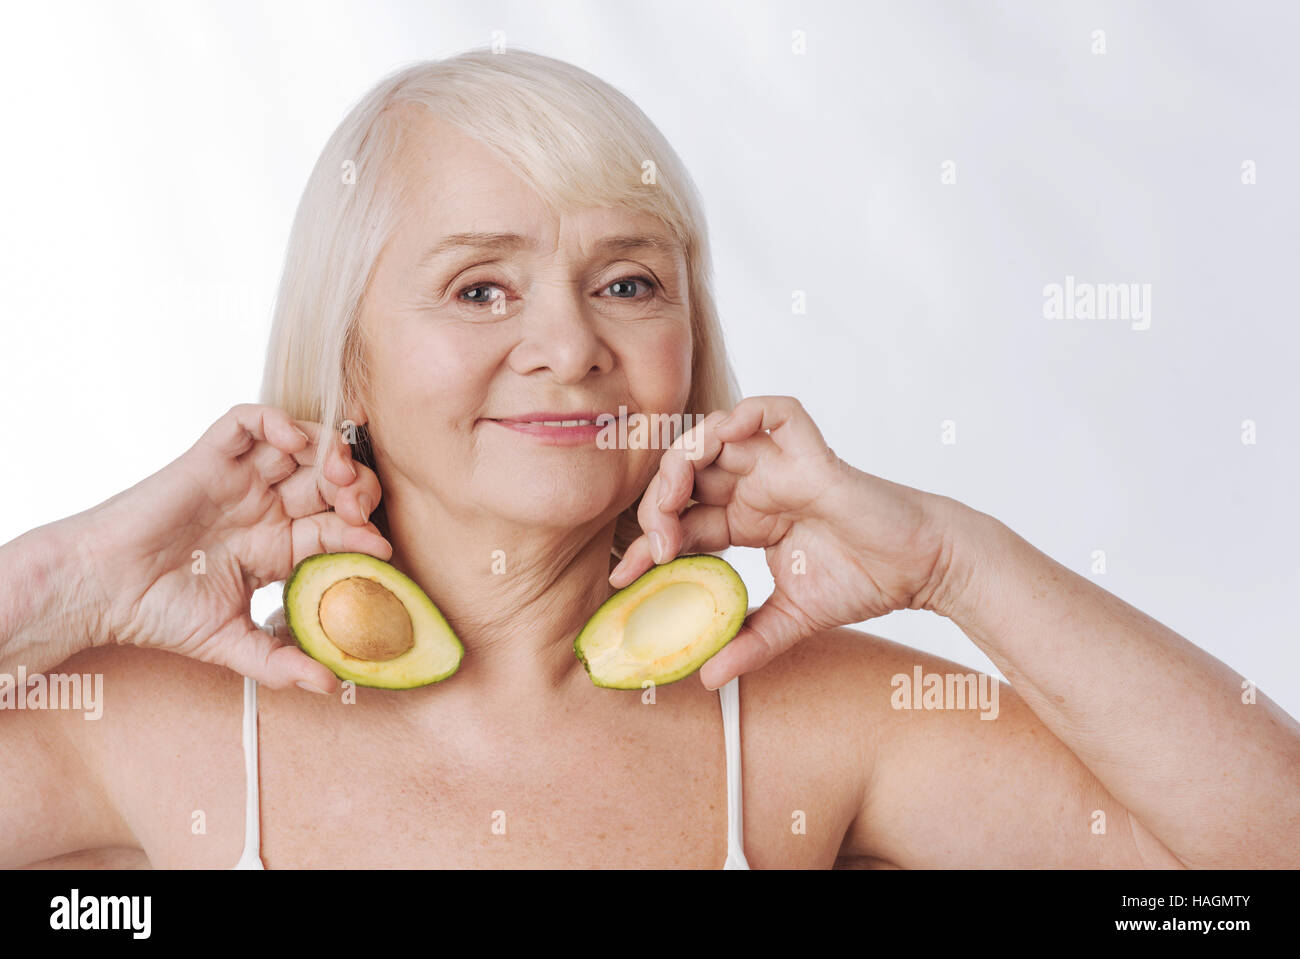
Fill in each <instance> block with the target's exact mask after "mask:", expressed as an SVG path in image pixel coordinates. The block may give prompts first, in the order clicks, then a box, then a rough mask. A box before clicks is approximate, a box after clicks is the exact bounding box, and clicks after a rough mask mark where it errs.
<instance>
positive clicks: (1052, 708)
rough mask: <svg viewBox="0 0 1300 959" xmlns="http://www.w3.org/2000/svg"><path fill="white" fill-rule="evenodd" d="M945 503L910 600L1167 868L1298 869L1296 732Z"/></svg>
mask: <svg viewBox="0 0 1300 959" xmlns="http://www.w3.org/2000/svg"><path fill="white" fill-rule="evenodd" d="M945 502H946V504H948V507H949V520H948V522H947V528H948V529H949V530H950V531H951V545H950V547H949V549H948V550H947V551H946V557H947V558H946V559H945V560H944V566H945V567H946V568H945V569H943V570H941V575H940V576H938V577H936V583H937V584H938V585H937V587H936V589H935V590H934V591H933V593H932V595H931V596H930V597H929V598H928V599H927V600H926V601H925V602H924V603H923V604H922V605H923V607H924V608H927V609H931V610H933V611H934V612H937V613H939V614H941V615H944V616H947V617H949V618H950V619H952V620H953V621H954V622H955V623H956V624H957V625H958V626H960V627H961V629H962V631H963V632H965V633H966V635H967V636H969V637H970V638H971V640H972V641H974V643H975V644H976V645H977V646H979V648H980V649H982V650H983V651H984V653H985V654H986V655H987V656H988V657H989V659H991V660H992V661H993V662H994V663H995V664H996V665H997V667H998V669H1000V670H1001V671H1002V674H1003V675H1004V676H1006V678H1007V680H1008V681H1009V682H1010V683H1011V685H1012V687H1013V688H1014V689H1015V690H1016V692H1017V693H1018V694H1019V696H1020V697H1021V698H1023V699H1024V701H1025V702H1026V703H1027V704H1028V705H1029V707H1030V708H1031V709H1032V710H1033V711H1034V714H1035V715H1036V716H1037V717H1038V718H1039V719H1040V720H1041V721H1042V723H1043V724H1044V725H1045V726H1046V727H1047V728H1048V729H1050V730H1051V731H1052V732H1053V733H1054V734H1055V735H1056V736H1057V737H1058V738H1059V739H1060V740H1061V741H1062V742H1063V743H1065V745H1066V746H1068V747H1069V749H1070V751H1071V752H1073V753H1074V754H1075V755H1076V756H1077V757H1078V758H1079V759H1080V761H1082V762H1083V764H1084V765H1085V766H1087V767H1088V769H1089V770H1090V771H1091V772H1092V773H1093V774H1094V775H1095V776H1096V777H1097V779H1098V780H1099V781H1100V782H1101V784H1102V785H1103V786H1105V788H1106V790H1107V791H1108V792H1109V793H1110V795H1112V796H1114V797H1115V799H1116V800H1117V801H1118V802H1120V803H1122V804H1123V805H1124V806H1125V807H1126V808H1127V809H1128V810H1129V812H1130V813H1131V814H1132V815H1133V816H1134V817H1135V819H1136V820H1137V824H1138V825H1140V826H1142V827H1145V829H1147V830H1148V831H1149V832H1150V833H1151V835H1153V836H1154V837H1155V838H1156V839H1158V840H1159V841H1160V843H1162V844H1163V845H1164V846H1165V847H1166V848H1167V849H1168V850H1169V851H1170V852H1172V853H1173V854H1174V855H1175V856H1177V857H1178V859H1179V860H1180V861H1181V862H1183V863H1184V864H1186V865H1188V866H1192V867H1241V866H1290V867H1295V866H1297V865H1300V724H1298V723H1297V722H1296V721H1295V720H1294V719H1292V718H1291V717H1290V716H1288V715H1287V714H1286V713H1285V712H1284V711H1283V710H1282V709H1281V708H1280V707H1279V706H1278V705H1277V704H1276V703H1274V702H1273V701H1272V700H1270V699H1268V698H1267V697H1266V696H1264V695H1263V694H1262V693H1260V692H1259V691H1257V690H1255V689H1253V688H1252V687H1250V686H1249V684H1248V683H1247V681H1246V680H1245V679H1244V678H1243V677H1242V676H1240V675H1239V674H1238V673H1236V672H1234V671H1233V670H1232V669H1230V668H1228V667H1227V666H1226V665H1224V664H1223V663H1221V662H1220V661H1219V660H1217V659H1215V658H1214V657H1213V656H1211V655H1210V654H1209V653H1207V652H1205V651H1204V650H1202V649H1199V648H1198V647H1196V646H1195V645H1193V644H1192V643H1190V642H1188V641H1187V640H1186V639H1184V638H1183V637H1181V636H1179V635H1178V634H1177V633H1175V632H1174V631H1173V630H1171V629H1169V628H1167V627H1165V626H1163V625H1161V624H1160V623H1158V622H1156V621H1155V620H1154V619H1152V618H1151V617H1150V616H1147V615H1146V614H1144V613H1142V612H1141V611H1140V610H1137V609H1134V608H1133V607H1132V606H1130V605H1128V604H1127V603H1125V602H1123V601H1122V600H1120V599H1119V598H1117V597H1116V596H1114V595H1112V594H1110V593H1108V592H1106V591H1105V590H1104V589H1102V588H1101V587H1099V586H1097V585H1095V584H1094V583H1092V582H1090V581H1088V580H1087V579H1085V578H1083V577H1082V576H1079V575H1077V574H1075V573H1073V572H1071V571H1070V570H1068V569H1066V568H1065V567H1064V566H1062V565H1061V564H1060V563H1057V562H1056V561H1055V560H1053V559H1051V557H1049V556H1046V555H1045V554H1043V553H1042V552H1040V551H1039V550H1037V549H1035V548H1034V547H1033V546H1032V545H1030V544H1029V543H1028V542H1026V541H1025V540H1024V539H1022V538H1021V537H1020V536H1018V535H1016V534H1015V533H1014V532H1013V531H1012V530H1010V529H1009V528H1008V527H1006V526H1005V525H1004V524H1002V523H1000V522H998V521H997V520H996V519H994V518H993V517H991V516H989V515H987V514H985V513H981V512H978V511H976V510H973V509H970V508H969V507H966V506H963V505H961V504H960V503H957V502H956V501H954V500H950V499H949V500H945Z"/></svg>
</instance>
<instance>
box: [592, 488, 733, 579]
mask: <svg viewBox="0 0 1300 959" xmlns="http://www.w3.org/2000/svg"><path fill="white" fill-rule="evenodd" d="M679 528H680V533H679V535H680V537H681V538H680V540H679V541H678V542H677V543H676V544H675V545H673V546H672V547H671V552H670V554H669V555H668V556H667V558H666V559H664V560H663V562H668V560H670V559H672V558H674V557H675V556H678V555H682V554H685V553H697V552H698V553H715V552H717V551H718V550H722V549H726V548H727V547H728V546H731V545H732V543H731V531H730V529H729V528H728V526H727V511H726V509H725V508H724V507H721V506H706V505H703V504H697V505H695V506H692V507H691V508H690V509H688V510H687V511H686V512H685V513H683V514H682V516H681V522H680V524H679ZM654 565H655V559H654V556H653V550H652V547H651V543H650V538H649V536H647V535H646V534H644V533H643V534H642V535H640V536H638V537H637V538H636V539H634V540H633V541H632V542H631V543H629V544H628V547H627V549H626V550H624V551H623V558H622V559H621V560H619V562H618V565H617V566H615V567H614V568H613V569H612V570H610V574H609V582H610V585H611V586H613V587H614V588H615V589H622V588H623V587H624V586H626V585H628V584H629V583H631V582H632V581H633V580H634V579H636V578H637V577H638V576H641V575H642V574H644V573H645V572H646V570H648V569H651V568H653V567H654Z"/></svg>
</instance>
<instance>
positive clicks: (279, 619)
mask: <svg viewBox="0 0 1300 959" xmlns="http://www.w3.org/2000/svg"><path fill="white" fill-rule="evenodd" d="M223 652H224V655H223V656H222V658H221V663H222V665H224V666H228V667H229V668H231V669H233V670H234V671H235V672H237V673H239V674H240V675H243V676H247V677H249V678H250V679H254V680H256V681H257V683H258V684H259V685H261V686H266V687H267V688H268V689H288V688H290V687H293V686H296V685H297V684H298V683H305V684H307V685H308V686H314V687H316V689H317V690H319V691H320V692H323V693H330V692H333V691H334V690H335V689H336V688H337V687H338V677H336V676H335V675H334V674H333V673H332V672H330V671H329V669H327V668H326V667H325V666H323V665H322V664H320V663H318V662H316V660H314V659H312V658H311V657H310V656H308V655H307V654H306V653H304V652H303V651H302V650H301V649H299V648H298V646H297V644H296V643H294V641H293V636H292V635H291V634H290V633H289V628H288V626H287V625H285V624H284V618H283V616H282V615H280V614H279V611H277V614H276V615H273V616H272V617H271V619H269V620H268V621H267V623H266V625H265V626H260V627H259V626H256V625H254V623H253V620H252V619H251V618H249V619H247V620H246V621H245V624H244V635H242V636H239V637H236V639H235V641H234V642H233V643H230V644H229V645H227V646H226V648H225V650H223Z"/></svg>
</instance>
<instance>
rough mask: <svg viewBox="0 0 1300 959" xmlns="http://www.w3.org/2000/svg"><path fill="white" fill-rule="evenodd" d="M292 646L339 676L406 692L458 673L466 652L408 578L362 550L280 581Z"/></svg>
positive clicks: (325, 559) (308, 564) (312, 560)
mask: <svg viewBox="0 0 1300 959" xmlns="http://www.w3.org/2000/svg"><path fill="white" fill-rule="evenodd" d="M284 618H285V622H286V623H288V625H289V631H290V632H291V633H293V637H294V639H295V640H296V641H297V643H298V645H299V646H300V647H302V650H303V652H305V653H306V654H307V655H308V656H310V657H311V658H312V659H314V660H316V661H317V662H318V663H322V664H324V665H325V666H327V667H329V669H330V670H331V671H332V672H333V673H334V675H335V676H337V677H338V678H339V679H345V680H351V681H352V682H354V683H356V684H357V685H358V686H373V687H377V688H380V689H413V688H415V687H416V686H427V685H429V684H430V683H436V682H439V681H441V680H444V679H446V678H447V677H448V676H450V675H451V674H452V673H454V672H455V671H456V670H457V669H459V668H460V661H461V659H462V657H464V655H465V647H464V646H462V645H461V642H460V639H458V638H457V636H456V634H455V633H454V632H453V631H452V628H451V626H450V625H449V624H448V623H447V620H446V619H445V618H444V617H443V615H442V613H441V612H440V611H439V610H438V607H437V606H435V605H434V604H433V601H432V600H430V599H429V597H428V596H426V595H425V594H424V591H423V590H422V589H420V587H419V586H417V585H416V584H415V582H414V580H412V579H411V578H410V577H408V576H406V575H405V574H403V573H401V572H400V571H398V569H397V568H396V567H394V566H390V565H389V564H388V563H385V562H384V561H383V560H379V559H375V557H373V556H367V555H366V554H365V553H319V554H317V555H316V556H308V557H307V558H306V559H304V560H303V561H302V562H301V563H299V564H298V565H297V566H295V567H294V570H293V572H292V573H291V574H290V575H289V578H288V579H287V580H285V583H284Z"/></svg>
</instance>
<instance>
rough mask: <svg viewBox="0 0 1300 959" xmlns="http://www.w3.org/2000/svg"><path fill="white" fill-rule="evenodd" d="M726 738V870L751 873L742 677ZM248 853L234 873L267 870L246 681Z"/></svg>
mask: <svg viewBox="0 0 1300 959" xmlns="http://www.w3.org/2000/svg"><path fill="white" fill-rule="evenodd" d="M718 699H719V701H720V702H721V704H722V735H723V743H724V745H725V749H726V754H727V861H726V862H725V863H723V864H722V868H723V869H748V868H749V862H748V861H747V860H746V859H745V849H744V845H743V840H744V835H745V830H744V826H743V823H742V820H741V813H742V811H743V810H742V804H741V801H740V800H741V794H740V677H739V676H737V677H736V678H735V679H733V680H731V682H729V683H727V684H726V685H725V686H721V687H719V689H718ZM244 784H245V790H246V799H245V804H244V852H243V854H242V855H240V857H239V862H237V863H235V865H234V866H233V867H232V868H234V869H265V868H266V867H265V866H264V865H263V864H262V857H261V855H260V853H261V850H262V834H261V830H260V820H261V808H260V807H261V802H260V797H261V793H260V791H259V790H258V786H257V682H256V680H252V679H249V678H248V677H247V676H245V677H244Z"/></svg>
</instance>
